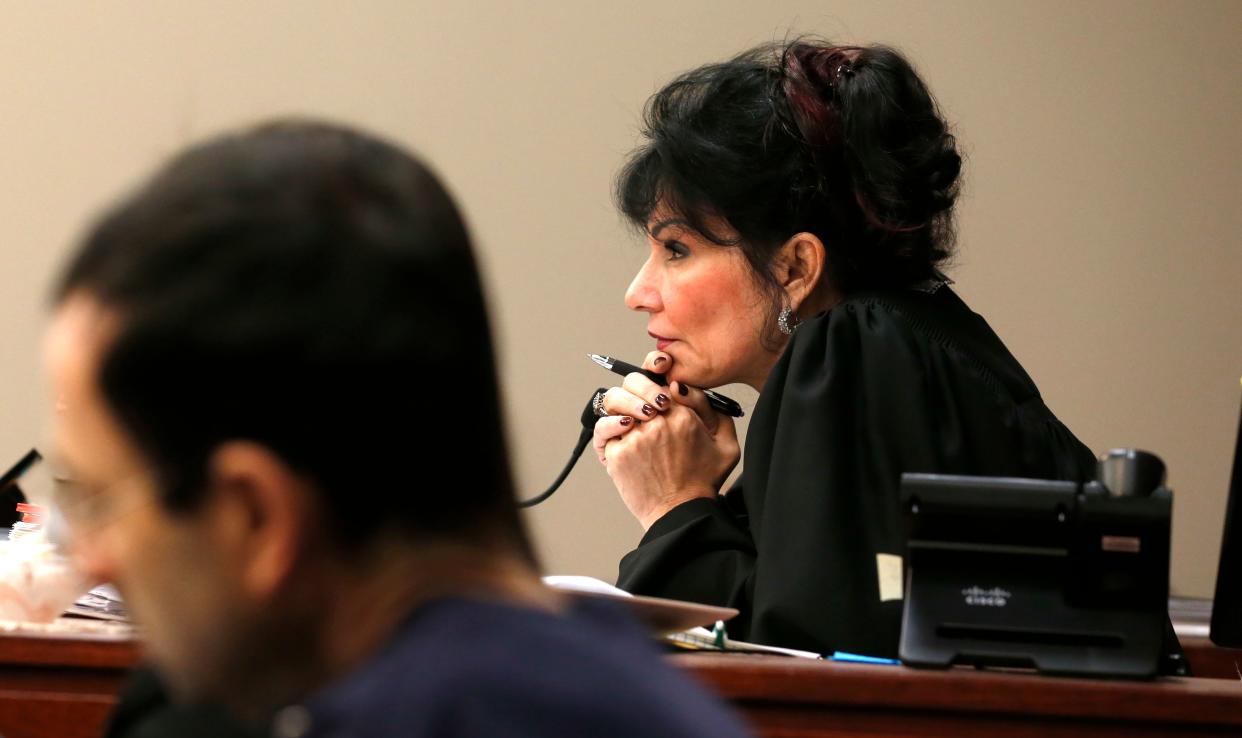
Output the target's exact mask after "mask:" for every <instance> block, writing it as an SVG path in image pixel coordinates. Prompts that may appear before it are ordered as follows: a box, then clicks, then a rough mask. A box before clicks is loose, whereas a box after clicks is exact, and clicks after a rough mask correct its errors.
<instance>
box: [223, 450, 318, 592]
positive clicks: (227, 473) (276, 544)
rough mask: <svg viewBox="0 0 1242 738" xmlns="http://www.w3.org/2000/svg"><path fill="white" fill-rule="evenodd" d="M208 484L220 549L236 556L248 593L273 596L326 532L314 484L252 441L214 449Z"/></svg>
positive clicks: (235, 565) (241, 583) (242, 584)
mask: <svg viewBox="0 0 1242 738" xmlns="http://www.w3.org/2000/svg"><path fill="white" fill-rule="evenodd" d="M207 483H208V485H209V492H208V494H209V501H208V503H207V504H208V505H209V507H210V511H209V512H210V514H211V522H212V525H213V527H212V535H213V536H214V537H215V538H216V544H217V549H216V550H217V551H220V552H222V553H223V555H226V556H235V557H236V560H235V561H234V562H232V567H233V571H235V572H236V573H237V576H238V578H239V581H238V586H239V587H241V588H242V589H243V590H244V591H245V592H246V593H248V594H250V595H251V596H253V597H255V598H256V599H257V600H258V601H265V600H270V599H274V598H275V597H277V596H278V595H279V594H280V592H281V590H282V589H283V588H284V587H285V585H286V583H287V582H288V581H289V577H290V575H291V573H292V572H293V571H294V569H295V568H296V567H297V565H298V564H299V562H300V560H301V558H302V557H303V556H304V555H305V554H306V552H307V550H308V548H309V546H311V545H313V543H314V541H315V538H316V536H317V535H322V534H323V533H322V532H320V531H319V526H318V520H319V503H318V498H317V497H316V495H315V494H314V490H313V489H312V488H311V485H310V483H309V482H308V481H307V480H306V479H304V478H303V477H301V476H299V475H298V474H296V473H295V472H294V471H293V469H291V468H290V467H289V466H288V464H286V463H285V461H284V460H283V459H282V458H281V457H279V456H277V455H276V454H275V453H274V452H272V451H271V450H270V449H268V448H267V447H265V446H262V445H260V444H257V443H252V442H248V441H229V442H227V443H224V444H222V445H220V446H219V447H218V448H216V450H215V451H214V452H213V453H212V455H211V458H210V459H209V461H208V464H207Z"/></svg>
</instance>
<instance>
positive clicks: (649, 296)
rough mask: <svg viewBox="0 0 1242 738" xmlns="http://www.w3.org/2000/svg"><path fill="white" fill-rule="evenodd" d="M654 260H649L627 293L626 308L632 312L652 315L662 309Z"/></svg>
mask: <svg viewBox="0 0 1242 738" xmlns="http://www.w3.org/2000/svg"><path fill="white" fill-rule="evenodd" d="M653 271H654V269H653V264H652V259H651V258H648V259H647V261H645V262H643V265H642V267H640V268H639V270H638V274H635V275H634V280H633V281H632V282H630V286H629V288H628V289H627V290H626V291H625V306H626V307H628V308H629V309H630V310H638V311H640V312H647V313H652V312H656V311H657V310H659V309H660V291H659V289H658V287H657V284H656V280H655V275H654V274H653Z"/></svg>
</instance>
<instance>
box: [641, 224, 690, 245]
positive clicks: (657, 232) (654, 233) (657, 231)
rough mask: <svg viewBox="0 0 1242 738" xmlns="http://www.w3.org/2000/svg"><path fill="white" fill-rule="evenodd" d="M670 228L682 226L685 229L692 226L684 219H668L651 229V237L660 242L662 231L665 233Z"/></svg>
mask: <svg viewBox="0 0 1242 738" xmlns="http://www.w3.org/2000/svg"><path fill="white" fill-rule="evenodd" d="M669 226H682V227H684V228H689V227H690V224H689V223H687V222H686V221H685V220H684V219H683V218H668V219H666V220H662V221H660V222H659V223H656V224H655V225H654V226H652V227H651V231H650V233H651V237H652V238H653V239H655V240H657V241H659V240H660V231H663V230H664V229H665V228H668V227H669Z"/></svg>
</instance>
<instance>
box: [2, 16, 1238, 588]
mask: <svg viewBox="0 0 1242 738" xmlns="http://www.w3.org/2000/svg"><path fill="white" fill-rule="evenodd" d="M346 5H347V4H346V3H343V2H342V3H328V2H319V3H309V2H303V3H295V2H289V3H284V4H268V3H255V2H171V3H169V2H150V3H142V4H140V3H119V2H110V3H87V2H34V1H33V0H31V2H23V3H18V2H8V1H6V0H0V11H2V16H0V18H2V20H0V121H2V124H0V131H2V132H3V141H2V142H0V147H2V148H0V151H3V155H2V156H0V172H2V174H3V183H4V184H3V185H2V186H3V190H2V191H3V197H0V223H3V226H4V231H3V232H4V241H3V243H2V244H0V268H2V269H3V272H2V273H3V274H4V275H5V280H4V284H3V289H2V290H0V339H2V340H3V347H4V361H3V363H0V408H2V410H3V414H2V415H0V420H2V422H0V462H3V461H4V460H6V459H15V458H16V456H17V454H18V453H19V451H20V450H22V449H23V448H26V447H29V445H31V444H32V443H34V442H36V440H37V439H38V438H39V436H40V433H41V429H42V427H43V420H42V418H43V404H42V396H41V394H40V392H41V389H40V384H39V376H38V368H37V361H36V353H35V351H36V349H35V347H36V344H37V340H38V334H39V330H40V327H41V323H42V320H43V306H42V303H43V300H44V295H45V292H46V286H47V283H48V280H49V279H50V277H51V275H52V274H53V272H54V268H55V265H56V263H57V262H58V260H60V259H61V258H63V257H64V255H65V254H66V253H67V251H68V249H69V248H70V247H71V244H72V243H73V242H74V238H75V236H76V235H77V234H79V233H80V232H81V230H82V228H83V227H84V224H85V223H86V222H87V219H88V218H89V216H90V215H91V214H92V213H94V212H96V211H97V210H98V209H99V208H100V207H101V206H102V205H103V204H104V203H105V202H107V201H108V200H109V199H111V198H113V197H114V196H116V195H117V194H118V192H120V191H121V190H122V189H123V188H125V187H126V186H128V185H130V184H131V183H133V182H134V181H135V178H136V177H137V176H139V175H140V174H141V173H143V172H145V171H147V170H148V169H149V168H150V167H151V166H153V165H154V164H155V163H156V162H157V161H159V160H160V159H161V158H162V157H163V156H165V155H166V154H168V153H170V152H172V151H174V150H175V149H177V148H178V147H179V146H181V145H182V144H183V143H185V142H186V141H188V140H191V139H194V138H197V137H200V136H203V135H204V134H207V133H210V132H214V131H217V130H219V129H220V128H222V127H225V126H233V125H238V124H241V123H245V122H249V121H254V120H256V119H259V118H262V117H265V116H271V115H275V114H285V113H307V114H313V115H320V116H328V117H332V118H337V119H342V120H346V121H351V122H354V123H357V124H360V125H363V126H366V127H368V128H372V129H376V130H378V131H381V132H384V133H386V134H387V135H389V136H391V137H393V138H395V139H398V140H400V141H402V142H405V143H407V144H408V145H410V146H412V147H414V148H416V149H418V150H419V151H421V152H423V153H424V154H425V155H427V157H429V158H430V159H431V160H432V161H433V162H434V163H435V164H436V165H437V167H438V168H439V169H440V170H441V171H442V172H444V173H445V175H446V178H447V179H448V181H449V182H450V183H451V185H452V187H453V188H454V189H455V191H456V192H457V194H458V195H459V196H460V198H461V200H462V202H463V203H464V204H465V208H466V210H467V212H468V214H469V217H470V220H471V222H472V224H473V228H474V231H475V234H476V235H477V238H478V242H479V247H480V250H481V252H482V255H483V262H484V265H485V268H486V272H487V278H488V281H489V284H490V287H491V301H492V306H493V308H494V309H495V312H496V313H497V315H498V316H499V318H498V324H499V333H500V335H499V340H500V342H501V347H502V351H501V353H502V360H503V365H504V368H503V373H504V382H505V390H506V393H507V403H508V418H507V420H508V424H509V427H510V429H511V431H512V438H513V447H514V450H515V455H516V460H517V466H518V471H519V475H520V479H521V481H522V486H523V488H524V489H525V490H526V491H527V492H529V493H534V492H535V491H537V490H539V489H541V488H542V487H543V485H545V484H546V483H547V482H548V481H549V480H550V479H551V478H552V477H553V476H554V475H555V473H556V472H557V470H558V469H559V468H560V466H561V464H562V463H563V461H564V459H565V457H566V455H567V453H568V450H569V448H570V446H571V445H572V443H573V440H574V438H575V436H576V434H577V425H576V418H577V415H578V413H579V410H580V408H581V406H582V403H583V402H584V401H585V399H586V397H587V395H588V392H589V391H590V390H591V389H592V388H594V387H596V386H598V385H600V384H604V383H605V382H607V381H609V379H608V375H604V374H603V373H602V372H601V371H599V370H597V369H595V368H594V367H593V366H591V365H589V364H588V363H587V361H586V360H585V358H584V357H583V354H584V353H585V352H587V351H600V352H609V353H616V354H619V355H621V356H627V357H636V358H637V357H641V356H642V355H643V353H644V352H645V351H646V350H647V349H648V348H649V345H648V339H647V338H646V336H645V335H644V321H643V319H642V318H641V317H639V316H635V315H631V314H627V312H626V311H625V310H624V308H623V306H622V304H621V294H622V291H623V289H624V287H625V285H626V284H627V282H628V280H629V275H630V273H631V272H632V270H634V269H635V268H636V267H637V266H638V264H639V263H640V261H641V258H642V252H641V249H639V248H638V247H637V246H636V245H635V241H634V239H633V237H632V236H631V235H629V234H628V233H627V232H626V231H625V230H624V229H623V227H622V226H621V224H620V222H619V221H618V219H617V217H616V216H615V215H614V213H613V211H612V209H611V206H610V203H609V187H610V183H611V178H612V176H613V173H614V172H615V170H616V168H617V165H618V162H619V161H620V159H621V157H622V155H623V154H624V152H626V151H627V150H628V149H629V148H630V147H631V146H632V145H633V144H634V142H635V129H636V118H637V114H638V111H639V109H640V106H641V105H642V102H643V100H644V99H645V98H646V97H647V96H648V95H649V94H650V93H651V92H652V91H653V90H654V89H655V88H656V87H657V86H658V85H659V84H660V83H662V82H663V81H665V80H667V79H669V78H670V77H671V76H672V75H673V74H675V73H677V72H678V71H681V70H683V69H685V68H687V67H689V66H692V65H695V64H698V63H702V62H705V61H709V60H714V59H718V58H721V57H723V56H725V55H728V54H730V53H732V52H734V51H736V50H739V49H741V48H742V47H745V46H748V45H751V44H754V43H757V42H761V41H765V40H771V39H773V38H777V37H782V36H784V35H786V33H787V32H788V31H789V30H791V29H792V30H794V31H798V32H816V33H820V34H826V35H829V36H831V37H834V38H838V39H843V40H853V41H873V40H874V41H884V42H888V43H891V44H894V45H897V46H899V47H901V48H903V49H905V50H906V51H907V52H908V53H909V54H910V55H911V56H912V57H913V58H914V60H915V61H916V62H917V63H918V65H919V66H920V67H921V68H922V70H923V71H924V73H925V75H926V77H927V78H928V79H929V80H930V83H931V85H932V88H933V89H934V90H935V91H936V93H937V94H938V96H939V98H940V100H941V102H942V104H943V107H944V109H945V111H946V113H947V114H948V116H949V117H950V118H951V119H952V120H953V121H955V122H956V125H957V131H958V133H959V136H960V141H961V143H962V145H963V147H964V148H965V150H966V151H967V152H968V156H969V160H968V168H967V177H968V179H967V185H966V189H965V194H964V197H963V198H962V201H961V211H960V212H961V239H960V241H961V250H960V256H959V258H958V261H957V266H956V268H955V269H954V270H953V271H952V275H953V276H954V277H955V278H956V280H957V282H958V285H959V288H960V291H961V293H962V294H963V295H964V296H965V297H966V299H967V300H968V301H970V302H971V303H972V305H973V306H974V307H975V309H976V310H978V311H979V312H981V313H983V314H984V315H985V316H986V317H987V318H988V319H989V321H990V322H991V324H992V325H993V326H994V327H995V328H996V330H997V331H998V332H999V333H1000V334H1001V336H1002V337H1003V338H1005V339H1006V340H1007V342H1008V343H1009V346H1010V347H1011V349H1012V350H1013V351H1014V353H1015V354H1016V355H1017V356H1018V358H1019V359H1020V360H1021V361H1023V362H1024V363H1025V365H1026V367H1027V368H1028V369H1029V370H1030V372H1031V374H1032V375H1033V376H1034V377H1035V378H1036V380H1037V382H1038V383H1039V384H1040V386H1041V387H1042V388H1043V391H1044V394H1045V396H1046V398H1047V400H1048V403H1049V405H1051V406H1052V407H1053V408H1054V410H1056V411H1057V412H1058V413H1059V414H1060V415H1061V417H1062V418H1064V419H1065V420H1066V422H1067V423H1068V424H1069V425H1070V426H1071V427H1072V428H1074V429H1075V430H1076V432H1077V433H1078V434H1079V435H1080V436H1081V437H1082V439H1083V440H1084V441H1086V442H1087V443H1088V444H1089V445H1090V446H1092V448H1094V449H1095V450H1097V451H1100V450H1103V449H1106V448H1108V447H1110V446H1115V445H1137V446H1142V447H1145V448H1149V449H1153V450H1155V451H1157V452H1159V453H1160V454H1161V455H1162V456H1163V457H1164V458H1165V460H1166V461H1167V462H1168V464H1169V467H1170V469H1171V474H1170V478H1171V482H1172V484H1173V486H1174V487H1175V489H1176V492H1177V498H1176V499H1177V504H1176V516H1175V535H1174V562H1173V584H1174V589H1175V591H1177V592H1180V593H1185V594H1191V595H1210V593H1211V583H1212V581H1213V578H1214V576H1215V569H1216V552H1217V546H1218V545H1219V539H1220V523H1221V516H1222V513H1223V510H1224V502H1225V499H1224V491H1225V487H1226V484H1227V478H1228V460H1229V456H1230V453H1231V448H1232V447H1231V443H1232V440H1233V437H1234V433H1235V431H1236V428H1237V425H1236V424H1237V419H1238V404H1239V386H1238V378H1239V376H1240V375H1242V324H1240V323H1239V320H1238V316H1239V313H1242V249H1239V245H1238V235H1239V233H1242V215H1240V212H1242V206H1240V204H1239V202H1238V195H1239V193H1240V192H1242V186H1240V185H1242V174H1240V172H1242V156H1240V153H1242V152H1240V146H1242V138H1240V136H1239V133H1238V126H1239V123H1240V122H1242V93H1239V78H1240V74H1239V73H1240V72H1242V53H1240V52H1239V46H1238V44H1237V40H1236V34H1237V31H1238V29H1239V28H1242V3H1238V2H1107V3H1104V2H1049V1H1047V0H1042V1H1040V2H1025V3H1002V2H944V3H930V2H928V3H923V2H877V1H876V0H866V1H862V0H857V1H851V2H836V3H831V2H823V0H818V1H816V2H803V1H801V0H776V1H775V2H771V3H758V2H754V1H753V0H746V1H744V2H731V3H723V2H717V1H712V0H699V1H696V2H668V1H667V0H654V1H653V0H636V1H631V2H627V3H615V2H614V3H602V2H601V3H595V2H568V1H566V2H563V3H539V2H525V3H512V4H506V3H501V2H486V3H469V2H463V3H421V2H413V1H410V0H406V1H403V2H397V1H393V2H369V3H368V2H358V3H351V4H349V5H350V6H352V7H353V8H354V9H352V10H348V11H347V10H343V8H345V7H346ZM428 389H429V391H450V392H469V391H470V388H469V387H462V386H456V385H454V384H453V380H452V377H451V374H450V375H449V376H447V377H446V378H445V381H444V386H443V387H437V388H428ZM187 391H193V388H192V387H188V388H187ZM736 394H737V395H739V396H741V397H742V398H743V399H745V400H747V402H748V403H749V402H753V399H754V398H753V394H752V393H747V392H742V391H739V392H737V393H736ZM410 423H411V426H422V429H423V430H424V431H434V426H435V424H434V420H426V419H424V420H416V419H410ZM410 463H411V466H412V467H415V466H417V465H421V464H425V463H427V462H425V461H419V460H418V459H417V456H416V454H415V451H414V449H412V450H411V455H410ZM531 521H532V523H533V526H534V528H535V530H536V532H537V535H538V539H539V543H540V546H541V548H542V550H543V551H544V553H545V558H546V562H547V564H548V568H549V569H550V570H553V571H557V572H564V573H585V574H594V575H597V576H601V577H604V578H611V577H612V576H613V574H614V572H615V561H616V559H617V558H618V556H619V555H620V554H621V553H622V552H624V551H625V550H626V549H627V547H628V546H629V545H630V544H631V543H632V542H633V541H634V540H635V539H636V538H637V536H638V532H639V531H638V528H637V526H636V525H635V524H634V523H633V522H632V521H631V520H630V519H629V517H628V516H627V514H626V513H625V511H624V509H623V508H622V506H621V505H620V503H619V502H618V501H617V500H616V499H615V494H614V493H613V492H612V490H611V487H610V485H609V483H608V481H607V478H606V477H605V475H604V474H603V472H602V471H601V470H600V469H599V468H598V465H597V464H596V463H595V462H594V461H592V460H591V459H589V458H588V459H586V460H584V462H583V465H582V468H581V469H579V470H578V471H577V472H575V474H574V475H573V476H572V477H571V478H570V481H569V482H568V483H567V484H566V486H565V488H564V489H563V490H562V492H561V493H560V495H559V496H558V497H556V498H554V499H553V500H552V501H551V502H549V503H548V504H547V505H546V506H544V507H542V508H540V509H538V510H537V511H536V512H534V513H533V514H532V515H531Z"/></svg>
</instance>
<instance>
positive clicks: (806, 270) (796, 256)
mask: <svg viewBox="0 0 1242 738" xmlns="http://www.w3.org/2000/svg"><path fill="white" fill-rule="evenodd" d="M825 260H826V253H825V250H824V242H823V241H821V240H819V236H816V235H815V234H813V233H806V232H801V233H795V234H794V235H793V236H792V237H790V239H789V240H788V241H786V242H785V244H784V245H783V246H781V248H780V251H779V252H778V253H777V256H776V261H775V270H774V275H775V277H776V280H777V283H778V284H780V286H781V288H782V289H783V290H785V294H786V295H787V296H788V297H789V306H790V307H791V308H792V309H793V310H794V312H800V311H799V310H798V308H799V307H800V306H801V305H802V304H803V303H804V302H805V301H806V299H807V298H808V297H809V296H810V295H811V294H812V293H813V292H815V291H816V289H817V288H819V286H820V280H821V279H822V278H823V276H824V262H825Z"/></svg>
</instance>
